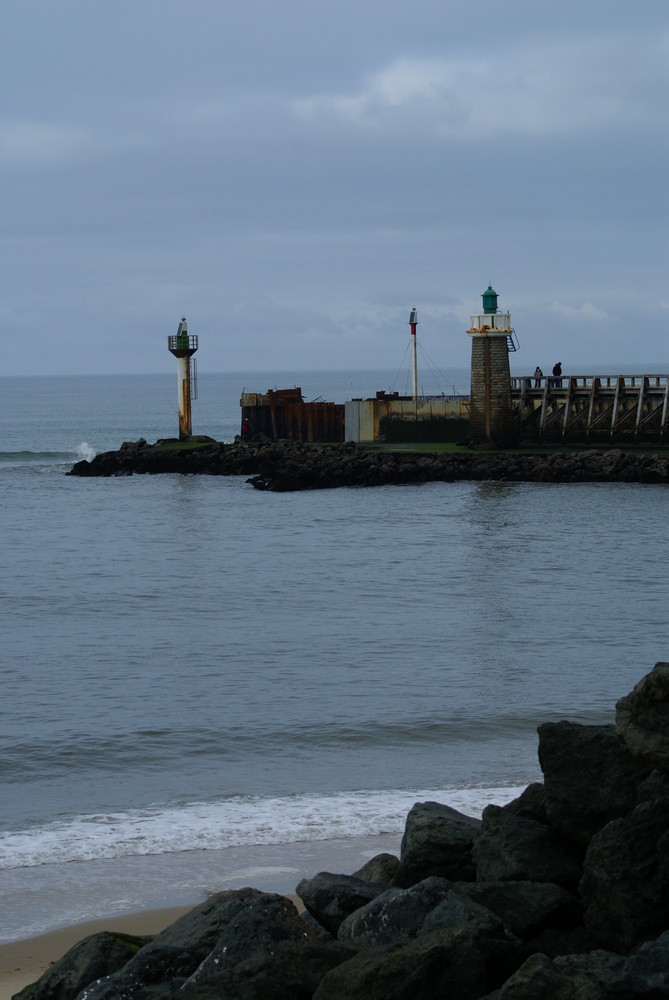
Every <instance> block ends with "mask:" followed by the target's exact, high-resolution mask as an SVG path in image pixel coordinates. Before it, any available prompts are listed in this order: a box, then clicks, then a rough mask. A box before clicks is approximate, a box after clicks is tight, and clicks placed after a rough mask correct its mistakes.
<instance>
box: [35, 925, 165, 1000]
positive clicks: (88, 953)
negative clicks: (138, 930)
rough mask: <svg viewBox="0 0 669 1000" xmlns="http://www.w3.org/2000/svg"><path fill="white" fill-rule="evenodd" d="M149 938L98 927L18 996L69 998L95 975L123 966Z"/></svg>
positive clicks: (99, 976) (53, 999) (38, 999)
mask: <svg viewBox="0 0 669 1000" xmlns="http://www.w3.org/2000/svg"><path fill="white" fill-rule="evenodd" d="M148 941H149V938H145V937H134V936H132V935H130V934H118V933H111V932H110V931H102V932H100V933H99V934H91V935H90V936H89V937H86V938H84V939H83V940H82V941H79V942H78V943H77V944H75V945H74V946H73V947H72V948H70V950H69V951H68V952H66V954H65V955H63V957H62V958H60V959H59V960H58V961H57V962H54V964H53V965H52V966H51V967H50V968H49V969H47V970H46V972H45V973H44V975H43V976H41V978H40V979H38V980H37V982H36V983H32V984H31V985H30V986H26V987H25V989H23V990H22V991H21V993H20V994H19V995H20V997H21V1000H72V998H74V997H76V996H77V995H78V994H79V993H80V992H81V990H83V989H84V987H86V986H88V984H89V983H92V982H94V981H95V980H96V979H102V978H104V977H106V976H111V975H112V973H114V972H116V971H118V969H121V968H123V966H124V965H126V964H127V963H128V962H129V961H130V959H131V958H133V957H134V956H135V955H136V954H137V952H138V951H139V949H140V948H142V947H144V945H146V944H147V943H148Z"/></svg>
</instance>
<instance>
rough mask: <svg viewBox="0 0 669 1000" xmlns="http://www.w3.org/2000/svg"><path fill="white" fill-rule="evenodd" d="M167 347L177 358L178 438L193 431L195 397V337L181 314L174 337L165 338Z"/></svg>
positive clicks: (184, 436) (182, 438)
mask: <svg viewBox="0 0 669 1000" xmlns="http://www.w3.org/2000/svg"><path fill="white" fill-rule="evenodd" d="M167 348H168V350H169V352H170V354H173V355H174V357H175V358H176V359H177V392H178V404H179V438H180V440H184V439H185V438H189V437H190V436H191V434H192V433H193V427H192V420H191V401H192V400H193V399H197V364H196V361H195V358H194V357H193V355H194V354H195V352H196V351H197V337H194V336H192V335H189V333H188V324H187V322H186V317H185V316H182V318H181V322H180V323H179V326H178V328H177V333H176V336H175V337H168V338H167Z"/></svg>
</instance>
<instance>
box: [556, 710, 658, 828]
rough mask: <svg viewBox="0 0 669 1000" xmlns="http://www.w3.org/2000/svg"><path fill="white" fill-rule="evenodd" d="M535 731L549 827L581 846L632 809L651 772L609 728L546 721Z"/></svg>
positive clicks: (610, 727) (612, 727) (612, 729)
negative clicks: (642, 783)
mask: <svg viewBox="0 0 669 1000" xmlns="http://www.w3.org/2000/svg"><path fill="white" fill-rule="evenodd" d="M537 731H538V733H539V763H540V765H541V770H542V771H543V774H544V787H545V792H546V812H547V816H548V820H549V823H550V825H551V826H552V827H553V828H554V829H555V830H557V831H558V832H559V833H561V834H563V835H564V836H565V837H567V838H569V839H570V840H574V841H576V843H579V844H582V845H583V846H584V847H585V846H587V844H588V842H589V840H590V838H591V837H592V836H593V835H594V834H595V833H597V831H598V830H601V828H602V827H603V826H604V825H605V824H606V823H608V822H609V821H610V820H612V819H617V818H618V817H619V816H624V815H625V813H628V812H629V811H630V809H633V808H634V806H635V805H636V796H637V786H638V784H639V783H640V782H641V781H643V780H644V778H646V777H647V776H648V773H649V770H650V768H649V766H648V764H646V763H645V762H642V761H639V759H638V758H637V759H635V758H634V757H633V756H632V754H631V753H630V752H629V750H628V749H627V747H625V745H624V744H623V743H622V742H621V741H620V740H619V738H618V737H617V735H616V731H615V728H614V726H612V725H610V726H583V725H579V724H578V723H574V722H565V721H562V722H547V723H544V725H542V726H539V728H538V730H537Z"/></svg>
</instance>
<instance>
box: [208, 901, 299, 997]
mask: <svg viewBox="0 0 669 1000" xmlns="http://www.w3.org/2000/svg"><path fill="white" fill-rule="evenodd" d="M239 902H240V905H239V906H238V907H237V908H236V913H235V914H234V916H231V919H230V920H229V921H228V923H227V924H226V926H225V927H224V928H223V930H222V931H221V933H220V935H219V937H218V940H217V941H216V944H215V945H214V947H213V948H212V950H211V951H210V952H209V954H208V955H207V957H206V958H205V959H204V961H203V962H202V963H201V964H200V965H199V966H198V968H197V970H196V971H195V972H194V973H193V975H192V976H190V978H189V979H188V983H197V982H201V981H204V980H206V979H211V978H213V977H216V976H217V975H218V974H220V972H221V971H223V970H224V969H225V968H227V967H231V966H234V965H238V964H239V963H240V962H243V961H245V960H247V959H250V958H253V957H254V956H257V955H258V954H268V953H271V952H273V951H274V949H275V948H276V946H277V944H279V943H280V942H283V941H293V942H295V941H297V942H304V941H305V940H310V939H311V940H312V941H313V942H314V943H315V942H316V941H317V938H316V935H314V934H313V933H312V932H311V931H310V930H309V929H308V928H307V927H306V926H305V924H304V921H302V920H300V916H299V914H298V912H297V910H296V908H295V905H294V904H293V903H292V902H291V901H290V900H289V899H287V898H286V897H285V896H279V895H276V894H275V893H260V892H256V893H255V894H254V896H253V897H250V896H245V897H244V898H242V899H241V900H240V901H239Z"/></svg>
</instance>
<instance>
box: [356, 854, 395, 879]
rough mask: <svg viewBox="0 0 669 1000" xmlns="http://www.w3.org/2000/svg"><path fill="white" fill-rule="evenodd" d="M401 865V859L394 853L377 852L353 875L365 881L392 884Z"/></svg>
mask: <svg viewBox="0 0 669 1000" xmlns="http://www.w3.org/2000/svg"><path fill="white" fill-rule="evenodd" d="M399 865H400V859H399V858H396V857H395V855H394V854H377V855H376V857H374V858H372V859H371V860H370V861H368V862H367V863H366V864H364V865H363V866H362V868H359V869H358V870H357V872H353V877H354V878H359V879H362V881H363V882H374V883H376V884H377V885H390V883H391V882H392V880H393V878H394V877H395V875H396V874H397V869H398V868H399Z"/></svg>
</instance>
